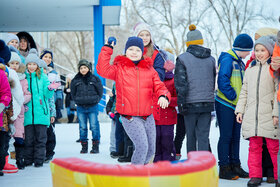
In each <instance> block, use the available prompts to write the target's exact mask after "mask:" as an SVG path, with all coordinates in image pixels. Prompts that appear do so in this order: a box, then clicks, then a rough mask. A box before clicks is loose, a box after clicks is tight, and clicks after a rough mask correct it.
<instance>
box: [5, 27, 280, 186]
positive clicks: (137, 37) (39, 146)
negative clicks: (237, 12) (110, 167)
mask: <svg viewBox="0 0 280 187" xmlns="http://www.w3.org/2000/svg"><path fill="white" fill-rule="evenodd" d="M133 31H134V34H133V36H132V37H129V38H128V40H127V42H126V44H125V48H124V54H122V55H118V56H116V57H115V58H114V59H112V60H113V62H112V63H111V56H112V54H113V50H114V48H115V47H116V42H115V40H113V42H112V41H110V42H108V41H107V42H106V44H105V45H104V47H102V49H101V52H100V54H99V58H98V62H96V63H97V64H96V70H97V73H98V74H99V75H100V76H102V77H104V78H106V79H110V80H113V81H114V84H113V88H112V93H111V94H110V99H109V101H108V103H107V106H106V113H107V114H108V116H109V117H110V118H111V119H112V124H111V135H110V156H111V157H112V158H118V161H119V162H131V163H132V164H140V165H146V164H148V163H152V162H158V161H164V160H167V161H174V160H179V159H180V158H181V148H182V142H183V140H184V137H185V136H186V145H187V146H186V150H187V152H191V151H210V152H211V146H210V141H209V133H210V125H211V120H212V118H213V116H212V113H213V111H215V112H216V117H217V125H218V128H219V131H220V137H219V141H218V145H217V146H218V158H217V160H218V165H219V178H221V179H227V180H236V179H238V178H250V180H249V181H248V186H259V185H260V184H261V183H262V182H263V180H262V178H263V177H267V180H266V182H268V183H275V184H276V186H277V185H278V186H280V184H279V183H278V176H279V175H278V173H279V172H278V169H279V166H278V165H279V164H280V161H279V160H277V156H278V154H279V153H278V152H279V132H280V131H279V110H278V108H279V106H278V103H279V102H280V91H279V78H280V69H279V68H280V31H278V30H277V29H272V28H260V29H259V30H257V31H256V33H255V42H254V41H253V39H252V38H251V37H250V36H249V35H248V34H245V33H243V34H239V35H238V36H237V37H236V38H235V39H234V42H233V46H232V48H231V49H229V50H228V51H226V52H222V53H221V54H220V56H219V59H218V61H217V63H216V60H215V58H214V57H213V56H212V55H211V50H210V49H209V48H206V47H204V46H203V44H204V40H203V36H202V34H201V32H200V31H199V30H198V29H197V28H196V26H195V25H190V26H189V32H188V33H187V36H186V45H187V50H186V52H184V53H182V54H180V55H179V56H178V57H177V58H176V60H175V57H174V55H173V54H172V50H170V49H165V50H163V49H160V48H159V47H158V46H157V45H156V44H155V42H154V41H155V40H154V38H153V35H152V31H151V28H150V27H149V26H148V25H147V24H145V23H138V24H136V25H135V27H134V28H133ZM252 50H253V52H252V53H251V51H252ZM38 53H39V50H38V49H37V47H36V44H35V42H34V40H33V38H32V36H31V35H30V34H28V33H26V32H20V33H18V34H17V35H15V34H11V33H9V34H8V35H7V37H6V38H4V40H0V81H1V84H0V87H1V88H0V112H1V113H0V175H3V173H14V172H17V171H18V169H24V168H25V167H28V166H31V165H33V164H34V166H35V167H42V166H43V163H48V162H49V161H50V160H52V159H53V156H54V154H55V152H54V149H55V144H56V138H55V133H54V128H55V123H56V122H57V119H58V118H61V116H62V114H61V111H60V110H61V108H63V106H62V103H63V98H64V97H63V91H62V90H63V89H62V86H61V80H60V76H59V74H58V73H57V72H56V71H55V69H54V63H53V52H52V51H51V49H43V50H42V51H40V53H39V54H40V55H38ZM248 55H251V58H250V60H249V61H248V62H247V63H246V65H245V63H244V59H246V58H247V57H248ZM77 67H78V73H77V74H76V75H72V74H71V75H68V76H67V77H66V85H65V87H64V94H65V96H66V97H65V98H66V99H65V107H66V109H67V116H68V122H69V123H72V122H74V115H75V111H76V112H77V119H78V123H79V135H80V137H79V139H78V140H77V142H79V143H80V144H81V147H82V149H81V151H80V153H81V154H85V153H88V140H89V139H88V125H87V123H88V121H89V130H90V131H91V133H92V136H91V137H92V140H91V143H92V148H91V151H90V153H92V154H97V153H99V144H100V127H99V121H98V111H99V109H98V103H99V102H100V100H101V98H102V96H103V85H102V83H101V80H100V79H99V78H98V76H96V75H94V74H93V72H92V63H91V62H89V61H88V60H86V59H81V60H80V61H79V62H78V66H77ZM175 125H176V133H175V137H174V128H175ZM241 129H242V136H243V138H244V139H246V140H249V142H250V143H249V156H248V168H249V172H246V171H244V170H243V169H242V167H241V162H240V156H239V155H240V148H239V146H240V135H241ZM12 142H13V143H12ZM212 146H215V145H212ZM9 147H10V148H9ZM11 147H14V149H15V153H13V151H12V149H11ZM9 153H10V155H11V157H12V155H13V154H15V159H16V165H17V166H14V165H11V164H9V162H8V159H9ZM279 181H280V180H279Z"/></svg>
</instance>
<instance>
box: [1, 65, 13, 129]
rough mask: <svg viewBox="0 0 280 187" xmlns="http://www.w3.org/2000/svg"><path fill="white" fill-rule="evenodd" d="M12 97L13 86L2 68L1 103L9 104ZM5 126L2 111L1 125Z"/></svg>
mask: <svg viewBox="0 0 280 187" xmlns="http://www.w3.org/2000/svg"><path fill="white" fill-rule="evenodd" d="M11 98H12V94H11V88H10V84H9V81H8V78H7V76H6V74H5V72H4V71H3V70H2V69H0V103H2V104H4V105H5V106H6V107H7V106H9V104H10V101H11ZM2 126H3V112H1V113H0V127H2Z"/></svg>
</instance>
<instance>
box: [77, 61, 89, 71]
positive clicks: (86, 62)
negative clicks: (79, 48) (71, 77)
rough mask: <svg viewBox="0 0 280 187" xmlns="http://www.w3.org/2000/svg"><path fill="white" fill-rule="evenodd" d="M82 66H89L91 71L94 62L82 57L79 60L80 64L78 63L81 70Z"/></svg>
mask: <svg viewBox="0 0 280 187" xmlns="http://www.w3.org/2000/svg"><path fill="white" fill-rule="evenodd" d="M81 66H86V67H88V69H89V70H90V71H91V70H92V67H91V66H92V64H91V63H90V62H89V61H87V60H86V59H82V60H80V61H79V64H78V70H79V71H80V67H81Z"/></svg>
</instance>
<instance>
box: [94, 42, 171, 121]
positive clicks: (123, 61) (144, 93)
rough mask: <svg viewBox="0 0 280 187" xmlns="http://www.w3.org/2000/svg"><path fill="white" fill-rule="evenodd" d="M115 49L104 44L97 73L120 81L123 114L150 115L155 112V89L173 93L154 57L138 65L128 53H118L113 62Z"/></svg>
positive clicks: (117, 108) (118, 109) (119, 104)
mask: <svg viewBox="0 0 280 187" xmlns="http://www.w3.org/2000/svg"><path fill="white" fill-rule="evenodd" d="M112 54H113V49H112V48H110V47H107V46H104V47H102V49H101V52H100V54H99V57H98V63H97V66H96V70H97V73H98V74H99V75H100V76H102V77H104V78H107V79H111V80H114V81H115V82H116V92H117V102H116V110H117V111H118V113H120V114H122V115H130V116H149V115H151V114H152V113H153V98H152V96H153V93H156V94H157V98H159V97H160V96H161V95H163V96H166V97H167V98H168V99H169V101H170V99H171V95H170V93H169V92H168V90H167V89H166V87H165V86H164V83H163V82H162V81H161V80H160V79H159V76H158V73H157V72H156V71H155V69H154V68H153V63H152V60H151V58H145V59H144V60H141V61H140V62H139V63H138V64H137V65H135V64H134V63H133V62H132V61H131V60H130V59H128V58H127V57H125V56H122V55H120V56H117V57H116V58H115V59H114V64H113V65H110V59H111V55H112Z"/></svg>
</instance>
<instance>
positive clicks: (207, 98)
mask: <svg viewBox="0 0 280 187" xmlns="http://www.w3.org/2000/svg"><path fill="white" fill-rule="evenodd" d="M174 79H175V87H176V91H177V94H178V107H179V111H180V113H182V114H184V113H186V112H211V111H213V110H214V91H215V79H216V63H215V59H214V58H213V57H212V56H211V50H210V49H208V48H205V47H202V46H198V45H190V46H189V47H188V49H187V51H186V52H185V53H183V54H181V55H179V56H178V58H177V60H176V68H175V77H174Z"/></svg>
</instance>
